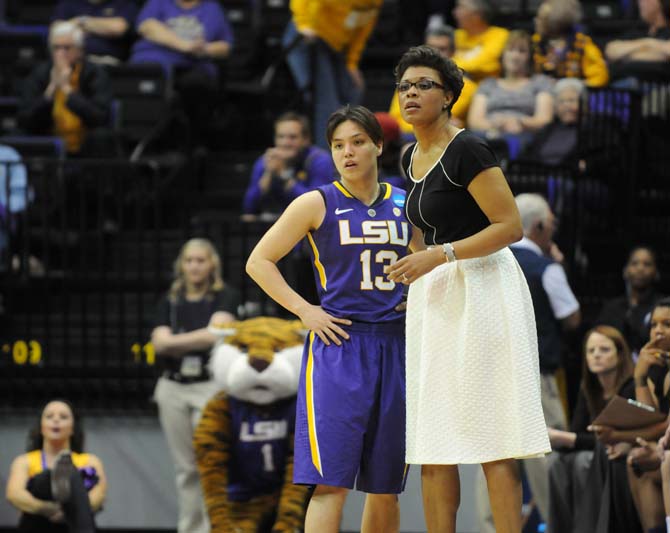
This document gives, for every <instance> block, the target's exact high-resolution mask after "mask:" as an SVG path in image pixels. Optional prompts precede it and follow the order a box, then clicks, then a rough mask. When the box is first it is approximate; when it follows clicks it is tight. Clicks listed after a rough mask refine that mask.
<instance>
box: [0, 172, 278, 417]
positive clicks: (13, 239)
mask: <svg viewBox="0 0 670 533" xmlns="http://www.w3.org/2000/svg"><path fill="white" fill-rule="evenodd" d="M22 164H23V165H24V166H25V169H26V170H27V174H28V176H29V180H28V182H29V186H28V187H25V186H22V187H19V186H18V185H17V182H16V180H14V181H12V180H11V179H9V180H8V179H5V180H4V182H2V183H1V186H2V187H3V192H4V198H11V197H12V195H13V198H14V203H13V204H11V205H13V206H14V209H13V212H12V210H10V209H7V210H3V212H2V216H0V295H1V296H2V314H0V328H1V329H0V407H12V408H21V407H26V408H31V407H35V406H37V405H40V404H41V402H42V401H44V400H46V399H47V398H49V397H53V396H66V397H68V398H71V399H72V400H73V401H75V402H76V403H77V405H81V406H82V407H85V408H88V409H104V410H106V411H108V410H110V409H123V410H128V409H131V410H132V409H141V410H144V409H147V408H149V407H150V403H149V402H150V397H151V393H152V389H153V385H154V381H155V378H156V375H157V370H156V364H155V363H156V354H155V352H154V350H153V347H152V345H151V343H150V342H149V337H150V332H151V329H152V328H153V325H154V315H155V311H154V310H155V308H156V302H157V301H158V298H159V296H160V295H161V294H162V293H163V292H164V291H165V290H166V289H167V287H168V285H169V283H170V280H171V273H172V266H173V263H174V260H175V259H176V257H177V254H178V251H179V248H180V247H181V245H182V244H183V243H184V242H185V241H186V239H188V238H189V237H192V236H196V235H197V236H206V237H209V238H211V239H212V240H213V241H214V243H215V245H216V246H217V248H218V249H219V250H220V253H221V255H222V260H223V266H224V277H225V279H226V280H227V281H228V282H230V283H231V284H233V285H236V286H238V287H240V289H241V290H242V293H243V297H244V298H245V300H249V299H252V300H253V297H252V296H251V295H250V290H252V289H251V287H250V283H245V282H244V279H243V278H244V268H243V260H244V257H246V255H248V252H249V250H250V249H251V247H252V246H253V244H254V243H255V242H256V240H257V239H258V236H257V235H258V234H260V233H261V232H263V231H265V229H267V226H268V224H267V223H260V222H259V223H253V224H240V223H239V222H238V223H237V224H235V223H232V222H237V221H239V217H236V216H234V217H232V219H231V217H230V216H226V215H222V216H217V217H211V216H210V217H202V216H201V217H195V218H194V217H193V216H192V215H193V213H195V212H196V211H197V207H196V203H197V196H198V192H197V190H192V188H191V187H186V186H184V185H183V183H184V180H183V179H176V178H175V173H174V170H168V169H161V168H160V167H158V166H155V165H151V164H142V163H136V164H131V163H128V162H123V161H117V160H95V161H84V160H80V161H56V160H48V159H27V160H25V161H23V162H22ZM12 165H16V163H0V175H4V176H11V170H10V167H11V166H12ZM180 184H181V185H180ZM0 198H2V196H0ZM17 199H18V200H20V201H18V200H17ZM19 207H20V208H19ZM3 243H4V244H3ZM261 311H263V309H261Z"/></svg>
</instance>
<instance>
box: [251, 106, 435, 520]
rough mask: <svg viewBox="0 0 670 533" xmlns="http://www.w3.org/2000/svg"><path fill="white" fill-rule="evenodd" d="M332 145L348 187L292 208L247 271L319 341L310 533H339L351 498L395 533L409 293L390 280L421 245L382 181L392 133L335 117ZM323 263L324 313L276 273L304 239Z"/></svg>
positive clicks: (301, 458) (310, 410) (302, 396)
mask: <svg viewBox="0 0 670 533" xmlns="http://www.w3.org/2000/svg"><path fill="white" fill-rule="evenodd" d="M326 137H327V140H328V144H329V146H330V149H331V153H332V156H333V160H334V162H335V166H336V168H337V170H338V172H339V174H340V179H339V181H335V182H333V183H331V184H329V185H324V186H322V187H320V188H318V189H317V190H315V191H311V192H308V193H305V194H304V195H302V196H300V197H298V198H297V199H296V200H295V201H293V203H291V204H290V205H289V206H288V208H287V209H286V211H285V212H284V214H283V215H282V216H281V217H280V218H279V220H277V222H276V223H275V224H274V226H272V227H271V228H270V229H269V230H268V232H267V233H266V234H265V235H264V236H263V238H262V239H261V240H260V242H259V243H258V245H257V246H256V248H255V249H254V250H253V252H252V253H251V256H250V257H249V260H248V262H247V272H248V273H249V275H250V276H251V277H252V278H253V279H254V280H255V281H256V282H257V283H258V284H259V285H260V286H261V288H262V289H263V290H265V292H267V293H268V295H269V296H271V297H272V298H273V299H274V300H276V301H277V302H278V303H279V304H281V305H283V306H284V307H285V308H286V309H288V310H289V311H291V312H292V313H294V314H296V315H297V316H298V317H300V319H301V320H302V322H303V323H304V324H305V326H306V327H307V328H309V330H310V335H309V337H308V340H307V342H306V346H305V352H304V355H303V364H302V372H301V382H300V388H299V391H298V407H297V415H296V416H297V418H296V432H295V470H294V481H295V482H296V483H305V484H310V485H315V491H314V495H313V497H312V499H311V501H310V503H309V507H308V509H307V517H306V521H305V531H306V533H314V532H317V531H318V533H331V532H333V533H335V532H338V531H339V524H340V520H341V516H342V507H343V505H344V501H345V499H346V495H347V493H348V490H349V489H352V488H354V484H355V485H356V488H357V489H358V490H361V491H363V492H366V493H367V494H368V495H367V497H366V502H365V508H364V510H363V518H362V525H361V531H362V532H363V533H368V532H370V533H371V532H378V531H384V532H394V531H398V529H399V523H400V515H399V507H398V501H397V494H398V493H400V492H401V491H402V490H403V487H404V483H405V474H406V468H405V354H404V316H403V315H404V313H403V312H399V311H397V310H396V307H397V306H398V305H399V304H400V303H401V300H402V292H403V290H402V284H400V283H398V284H396V283H393V282H390V281H389V280H388V279H387V277H386V275H385V274H384V270H383V269H384V267H385V266H389V265H391V264H393V263H395V261H396V260H397V259H398V258H400V257H402V256H404V255H405V254H406V252H407V248H408V246H409V247H410V248H412V249H414V247H415V246H417V247H423V244H422V241H421V239H420V236H412V235H411V230H410V225H409V224H408V223H407V219H406V218H405V215H404V212H403V206H404V203H405V192H404V191H402V190H401V189H397V188H395V187H392V186H390V185H389V184H386V183H379V182H378V181H377V158H378V157H379V156H380V155H381V153H382V149H383V146H382V145H383V133H382V129H381V127H380V125H379V123H378V122H377V120H376V119H375V117H374V115H373V114H372V113H371V112H370V111H369V110H368V109H366V108H364V107H361V106H357V107H350V106H346V107H344V108H341V109H340V110H338V111H336V112H335V113H333V114H332V115H331V117H330V119H329V121H328V126H327V130H326ZM305 236H306V237H307V239H308V241H309V244H310V246H311V249H312V254H313V265H314V273H315V277H316V283H317V288H318V291H319V296H320V302H321V305H320V306H315V305H310V304H309V303H308V302H307V301H305V300H304V299H303V298H302V297H301V296H300V295H299V294H298V293H297V292H295V291H294V290H293V289H292V288H291V287H290V286H289V285H288V284H287V283H286V281H285V280H284V278H283V277H282V275H281V273H280V272H279V270H278V268H277V266H276V263H277V262H278V261H279V260H280V259H281V258H282V257H284V256H285V255H286V254H287V253H289V251H290V250H291V249H292V248H293V247H294V246H295V245H296V243H298V242H299V241H300V240H301V239H302V238H303V237H305Z"/></svg>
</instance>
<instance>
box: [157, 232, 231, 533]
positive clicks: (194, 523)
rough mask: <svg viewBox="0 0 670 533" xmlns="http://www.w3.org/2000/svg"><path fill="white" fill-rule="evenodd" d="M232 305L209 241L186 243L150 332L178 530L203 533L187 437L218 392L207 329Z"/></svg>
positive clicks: (197, 483)
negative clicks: (211, 370)
mask: <svg viewBox="0 0 670 533" xmlns="http://www.w3.org/2000/svg"><path fill="white" fill-rule="evenodd" d="M238 305H239V294H238V292H237V290H236V289H234V288H232V287H230V286H229V285H228V284H227V283H225V282H224V281H223V279H222V277H221V259H220V258H219V255H218V253H217V252H216V250H215V248H214V246H213V245H212V243H211V242H210V241H208V240H207V239H191V240H189V241H187V242H186V244H184V245H183V246H182V248H181V251H180V252H179V256H178V257H177V260H176V261H175V264H174V281H173V282H172V285H171V286H170V289H169V291H168V293H167V294H166V295H165V296H164V297H163V299H162V300H161V301H160V303H159V305H158V314H157V320H156V327H155V328H154V330H153V332H152V334H151V342H152V343H153V345H154V348H155V349H156V354H157V355H158V356H159V361H160V365H161V368H162V369H163V372H162V374H161V377H160V378H159V379H158V384H157V385H156V390H155V392H154V398H155V400H156V403H157V404H158V415H159V418H160V423H161V426H162V428H163V431H164V432H165V437H166V439H167V443H168V447H169V448H170V453H171V455H172V459H173V461H174V466H175V471H176V474H177V495H178V502H179V524H178V531H179V533H187V532H188V533H201V532H202V533H204V532H207V531H209V524H208V522H207V513H206V512H205V507H204V501H203V498H202V493H201V490H200V478H199V477H198V470H197V467H196V462H195V455H194V452H193V446H192V443H191V441H192V440H193V430H194V428H195V426H196V425H197V423H198V421H199V419H200V414H201V412H202V409H203V407H204V406H205V404H206V403H207V401H208V400H209V399H210V398H211V397H212V396H213V395H214V394H215V393H216V392H217V391H218V386H217V385H216V384H215V382H214V381H213V380H212V379H211V377H210V375H209V370H208V365H207V363H208V360H209V350H210V349H211V348H212V346H213V345H214V343H215V341H216V339H217V337H216V336H215V335H214V334H213V333H211V332H210V331H209V330H208V327H209V326H210V325H214V324H217V325H218V324H222V323H225V322H231V321H233V320H235V317H236V314H237V306H238Z"/></svg>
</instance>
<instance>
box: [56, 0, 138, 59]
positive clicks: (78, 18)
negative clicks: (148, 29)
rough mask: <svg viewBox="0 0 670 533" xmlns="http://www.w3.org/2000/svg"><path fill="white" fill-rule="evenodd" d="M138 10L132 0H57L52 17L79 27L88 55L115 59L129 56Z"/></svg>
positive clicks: (95, 57)
mask: <svg viewBox="0 0 670 533" xmlns="http://www.w3.org/2000/svg"><path fill="white" fill-rule="evenodd" d="M137 11H138V8H137V5H136V4H135V3H134V2H132V1H131V0H60V2H58V4H57V5H56V7H55V9H54V11H53V13H52V15H51V21H52V22H56V21H67V20H69V21H70V22H73V23H74V24H76V25H77V26H78V27H79V28H81V30H82V31H83V32H84V34H85V42H84V49H85V52H86V55H87V57H88V59H90V60H93V61H96V62H106V63H117V62H120V61H124V60H126V59H127V58H128V51H129V49H130V38H129V37H130V34H131V33H132V29H133V25H134V24H135V17H136V16H137Z"/></svg>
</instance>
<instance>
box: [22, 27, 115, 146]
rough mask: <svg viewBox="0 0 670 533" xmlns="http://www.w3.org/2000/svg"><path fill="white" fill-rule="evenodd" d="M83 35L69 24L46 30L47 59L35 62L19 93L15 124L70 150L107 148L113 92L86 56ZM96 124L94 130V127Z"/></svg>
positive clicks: (99, 69)
mask: <svg viewBox="0 0 670 533" xmlns="http://www.w3.org/2000/svg"><path fill="white" fill-rule="evenodd" d="M83 44H84V33H83V32H82V30H81V28H79V27H78V26H77V25H75V24H73V23H72V22H58V23H55V24H53V25H52V26H51V28H50V30H49V49H50V51H51V60H50V61H48V62H46V63H43V64H41V65H38V66H37V67H36V68H35V70H33V72H32V73H31V74H30V75H29V76H28V78H27V79H26V81H25V83H24V87H23V91H22V92H21V96H20V101H19V110H18V122H19V125H20V127H21V128H22V129H23V130H25V131H26V132H27V133H30V134H34V135H55V136H57V137H60V138H61V139H62V140H63V142H64V144H65V149H66V151H67V152H68V154H71V155H96V154H99V153H101V152H104V151H106V149H107V148H108V147H107V146H102V144H103V143H105V142H108V140H109V137H108V136H107V137H106V136H105V131H104V128H105V126H107V125H108V124H109V112H110V105H111V101H112V91H111V85H110V82H109V78H108V77H107V74H106V73H105V71H104V70H103V69H102V68H101V67H99V66H97V65H95V64H93V63H91V62H90V61H88V60H87V59H85V58H84V50H83ZM96 128H97V129H96Z"/></svg>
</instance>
